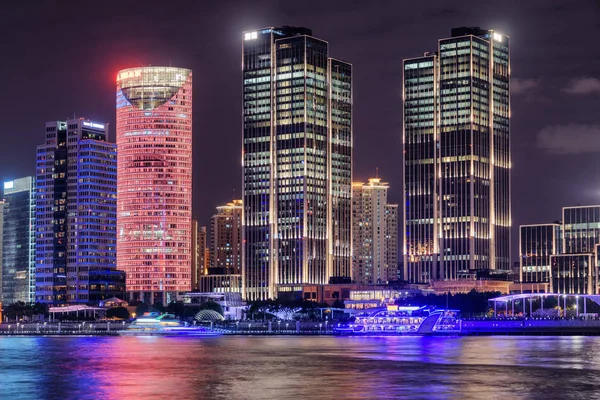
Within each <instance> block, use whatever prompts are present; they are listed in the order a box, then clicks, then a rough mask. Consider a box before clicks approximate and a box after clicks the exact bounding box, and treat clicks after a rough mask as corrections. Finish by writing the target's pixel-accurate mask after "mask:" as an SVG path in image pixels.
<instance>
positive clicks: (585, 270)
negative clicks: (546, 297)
mask: <svg viewBox="0 0 600 400" xmlns="http://www.w3.org/2000/svg"><path fill="white" fill-rule="evenodd" d="M519 230H520V235H519V255H520V259H519V261H520V285H521V287H525V288H526V289H525V290H527V291H536V289H537V288H539V287H540V284H543V285H544V286H543V287H544V288H545V290H547V291H548V292H553V293H564V294H598V267H599V262H598V261H599V259H598V257H599V247H600V206H574V207H563V210H562V222H561V223H553V224H539V225H522V226H520V228H519ZM522 290H523V289H522Z"/></svg>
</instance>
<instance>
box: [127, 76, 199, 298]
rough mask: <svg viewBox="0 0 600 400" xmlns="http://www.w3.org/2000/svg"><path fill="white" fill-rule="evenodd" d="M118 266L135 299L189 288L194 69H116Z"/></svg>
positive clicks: (169, 293)
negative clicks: (118, 70)
mask: <svg viewBox="0 0 600 400" xmlns="http://www.w3.org/2000/svg"><path fill="white" fill-rule="evenodd" d="M117 149H118V175H117V179H118V184H117V207H118V210H117V268H118V269H121V270H124V271H125V272H126V273H127V292H128V294H129V298H130V299H131V300H142V301H144V302H145V303H146V304H153V303H155V302H162V303H163V304H167V303H168V302H170V301H174V300H175V295H176V293H177V292H182V291H189V290H190V289H191V268H192V237H191V231H192V230H191V224H192V71H190V70H189V69H184V68H175V67H142V68H129V69H124V70H122V71H120V72H119V74H118V75H117Z"/></svg>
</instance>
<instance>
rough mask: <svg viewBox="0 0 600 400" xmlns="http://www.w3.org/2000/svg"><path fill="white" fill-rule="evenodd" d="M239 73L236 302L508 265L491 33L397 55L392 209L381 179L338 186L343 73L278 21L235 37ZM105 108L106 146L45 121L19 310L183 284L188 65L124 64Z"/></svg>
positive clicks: (496, 42) (346, 158)
mask: <svg viewBox="0 0 600 400" xmlns="http://www.w3.org/2000/svg"><path fill="white" fill-rule="evenodd" d="M242 67H243V141H242V148H243V157H242V168H243V199H242V204H243V209H242V221H243V228H242V261H241V264H242V267H241V271H240V273H241V280H242V285H241V286H242V287H241V288H240V289H241V291H242V294H243V296H244V297H245V298H246V299H248V300H256V299H267V298H276V297H278V296H279V295H281V294H282V292H298V291H301V290H302V289H301V287H302V285H303V284H328V283H335V282H348V281H349V280H351V279H354V280H355V281H356V280H358V281H360V282H364V283H373V284H377V283H387V282H389V281H396V280H398V279H399V278H400V279H402V278H403V279H405V280H407V281H409V282H410V283H416V284H421V283H423V284H427V283H429V282H430V281H431V280H434V279H442V280H444V279H460V278H461V277H463V276H467V275H468V274H473V273H475V272H476V271H478V270H491V269H508V268H509V267H508V264H509V255H510V254H509V243H510V240H509V236H510V201H509V198H510V195H509V193H510V191H509V182H510V153H509V95H508V83H509V59H508V38H507V37H506V36H503V35H500V34H498V33H496V32H494V31H484V30H480V29H478V28H463V29H459V30H453V31H452V37H451V38H449V39H443V40H440V42H439V49H438V51H437V52H435V53H426V55H425V56H423V57H420V58H416V59H410V60H405V61H404V67H403V68H404V74H403V76H404V91H403V102H404V134H403V148H404V178H405V179H404V181H405V183H404V189H403V194H404V196H403V197H404V201H403V206H402V207H401V209H402V210H403V215H399V213H398V207H397V206H394V205H388V204H387V198H386V197H387V185H386V184H385V183H383V182H381V180H380V179H372V180H371V181H370V182H369V183H368V184H364V185H356V184H355V185H354V186H353V183H352V157H353V122H352V114H353V87H352V75H353V72H352V65H351V64H349V63H347V62H344V61H340V60H337V59H335V58H332V57H330V56H329V46H328V43H327V42H325V41H323V40H321V39H318V38H315V37H313V36H312V32H311V31H310V30H308V29H305V28H296V27H282V28H267V29H261V30H257V31H250V32H245V33H244V36H243V52H242ZM116 100H117V110H116V145H115V144H113V143H112V141H111V140H109V133H110V132H109V129H108V125H107V124H101V123H97V122H93V121H89V120H86V119H83V118H76V119H72V120H67V121H66V122H62V121H61V122H52V123H48V124H47V126H46V142H45V144H43V145H41V146H39V147H38V150H37V179H36V183H35V185H36V186H37V187H36V189H35V190H36V193H37V194H36V196H35V200H34V201H35V202H36V205H35V219H36V221H35V222H36V224H35V225H36V227H37V228H36V229H35V244H34V247H35V258H34V259H35V263H32V262H31V257H30V262H29V265H28V266H27V267H26V268H28V269H29V270H28V271H27V272H28V273H29V275H34V276H35V279H34V280H32V281H30V282H29V283H28V285H29V288H30V289H29V290H30V291H33V292H35V293H32V294H31V296H33V297H32V300H33V299H35V300H36V301H42V302H48V303H86V302H92V301H94V300H97V298H98V296H100V293H104V294H105V295H106V293H107V291H109V292H110V291H111V290H113V291H114V292H115V293H118V292H121V293H122V289H123V285H124V284H125V283H126V290H127V293H128V297H129V299H137V300H142V301H144V302H146V303H154V302H162V303H168V302H169V301H172V300H175V298H176V295H177V293H179V292H185V291H189V290H191V289H192V268H193V266H192V262H193V261H192V260H193V258H194V257H193V255H192V252H193V246H192V230H193V228H192V209H191V208H192V72H191V71H190V70H187V69H182V68H174V67H141V68H131V69H126V70H122V71H120V72H119V74H118V76H117V99H116ZM398 112H400V107H398ZM117 149H118V157H117ZM397 153H398V158H399V159H400V148H398V149H397ZM398 165H401V164H400V163H399V164H398ZM399 168H400V167H399ZM5 187H6V184H5ZM197 195H203V194H202V193H197ZM4 215H5V216H6V215H7V214H6V213H4ZM400 218H402V219H403V220H404V225H403V227H404V229H403V230H402V232H403V233H404V264H403V265H404V267H403V268H402V269H401V270H400V271H398V264H399V263H398V262H397V260H398V254H397V249H398V236H397V235H398V230H397V228H396V227H397V226H398V221H399V219H400ZM384 220H385V221H386V222H385V223H384V222H383V221H384ZM4 226H6V224H4ZM392 227H393V228H392ZM5 237H6V235H5ZM3 242H4V243H5V251H6V244H7V242H6V240H4V241H3ZM3 264H5V263H4V262H3ZM121 271H123V272H124V273H125V276H126V278H124V276H123V272H121ZM3 276H4V273H3ZM125 279H126V282H125V281H124V280H125ZM33 282H35V284H33ZM3 287H4V285H3Z"/></svg>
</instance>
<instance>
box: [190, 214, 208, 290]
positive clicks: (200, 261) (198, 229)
mask: <svg viewBox="0 0 600 400" xmlns="http://www.w3.org/2000/svg"><path fill="white" fill-rule="evenodd" d="M207 239H208V235H207V233H206V227H205V226H199V225H198V221H196V220H192V290H194V291H202V290H200V277H201V276H202V275H206V274H207V273H208V270H207V268H208V265H209V260H210V252H209V248H208V245H207Z"/></svg>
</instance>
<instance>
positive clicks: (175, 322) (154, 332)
mask: <svg viewBox="0 0 600 400" xmlns="http://www.w3.org/2000/svg"><path fill="white" fill-rule="evenodd" d="M119 335H121V336H219V335H221V333H220V332H216V331H214V330H211V329H208V328H205V327H197V326H188V325H187V324H184V323H182V322H181V321H180V320H179V319H178V318H176V317H175V315H173V314H159V313H146V314H144V315H143V316H141V317H139V318H138V319H136V320H135V321H133V322H132V323H131V324H129V326H128V327H127V329H124V330H122V331H119Z"/></svg>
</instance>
